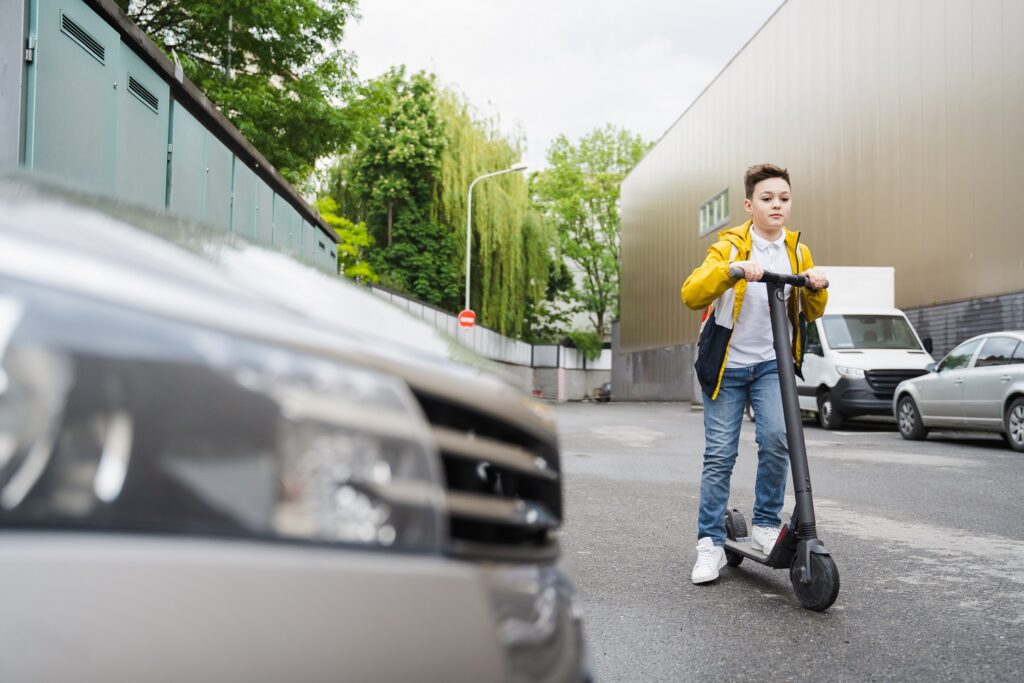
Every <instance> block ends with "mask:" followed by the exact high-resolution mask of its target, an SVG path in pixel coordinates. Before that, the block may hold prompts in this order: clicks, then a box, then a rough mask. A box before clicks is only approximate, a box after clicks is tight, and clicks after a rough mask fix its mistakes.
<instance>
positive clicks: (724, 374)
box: [682, 164, 838, 604]
mask: <svg viewBox="0 0 1024 683" xmlns="http://www.w3.org/2000/svg"><path fill="white" fill-rule="evenodd" d="M744 184H745V189H746V199H745V200H744V202H743V205H744V208H745V209H746V211H747V213H748V214H750V216H751V220H749V221H747V222H746V223H744V224H743V225H741V226H739V227H736V228H732V229H731V230H724V231H722V232H720V233H719V235H718V238H719V239H718V241H717V242H715V244H713V245H711V247H710V248H709V249H708V254H707V257H706V258H705V259H704V263H702V264H701V265H700V266H699V267H698V268H696V269H695V270H694V271H693V272H692V273H691V274H690V276H689V277H688V278H687V279H686V282H685V283H684V284H683V287H682V299H683V302H684V303H685V304H686V305H687V306H689V307H690V308H692V309H694V310H700V309H701V308H704V307H706V306H708V305H709V304H712V303H713V308H714V310H713V313H712V314H711V315H710V316H709V317H708V319H707V320H706V321H705V322H704V325H703V327H702V328H701V334H700V342H699V349H698V355H697V361H696V363H695V369H696V372H697V378H698V381H699V382H700V385H701V389H702V390H703V393H704V396H703V398H704V438H705V450H704V467H703V472H702V474H701V486H700V511H699V514H698V518H697V537H698V542H697V562H696V564H695V565H694V567H693V573H692V574H691V580H692V581H693V583H696V584H701V583H707V582H710V581H714V580H715V579H717V578H718V573H719V570H720V569H721V568H722V567H723V566H725V564H726V559H727V558H726V553H725V549H724V548H723V545H724V544H725V541H726V537H727V532H726V508H727V506H728V501H729V480H730V477H731V475H732V469H733V465H734V464H735V462H736V455H737V449H738V445H739V435H740V427H741V425H742V422H743V412H744V406H745V404H746V402H747V400H748V399H749V400H750V402H751V403H752V405H753V408H754V413H755V414H756V415H757V421H756V423H755V424H756V441H757V457H758V466H757V482H756V484H755V503H754V510H753V518H752V520H751V521H752V523H753V529H752V533H751V542H750V545H751V546H752V547H753V549H754V550H755V551H759V552H760V553H762V554H763V555H764V556H765V557H767V556H770V555H771V554H772V550H773V548H774V545H775V542H776V539H777V538H778V537H779V532H780V525H781V519H780V517H779V513H780V512H781V511H782V504H783V497H784V495H785V489H786V472H787V470H788V469H789V468H788V461H789V455H790V453H789V448H788V442H787V431H786V422H785V419H784V416H783V407H782V406H783V401H782V396H781V392H780V385H779V367H778V364H777V361H778V362H790V361H789V359H777V358H776V351H775V344H774V342H773V337H772V325H771V318H770V315H769V307H768V288H767V287H766V285H765V284H764V283H762V282H760V280H761V278H762V275H763V274H764V272H766V271H770V272H773V273H780V274H784V275H786V274H788V275H793V274H799V275H802V276H804V277H805V278H806V284H807V286H806V287H801V288H798V289H794V288H793V287H791V286H789V285H786V286H785V290H784V292H785V304H786V310H787V313H788V315H787V317H788V321H789V328H790V330H789V331H790V339H791V341H792V354H793V359H792V361H793V362H794V363H795V370H796V372H797V373H799V371H800V364H801V361H802V358H803V349H804V338H805V331H806V326H807V323H808V322H810V321H813V320H816V319H817V318H820V317H821V315H822V314H823V313H824V311H825V304H826V302H827V301H828V294H827V292H826V289H825V288H826V287H827V286H828V280H827V278H826V277H825V273H823V272H822V271H820V270H817V269H815V268H814V263H813V261H812V260H811V251H810V249H808V248H807V246H806V245H805V244H802V243H801V242H800V233H798V232H791V231H790V230H788V229H786V227H785V224H786V221H787V220H788V218H789V214H790V208H791V206H792V201H791V200H792V191H791V188H790V182H789V173H788V172H787V171H786V170H785V169H782V168H779V167H778V166H774V165H771V164H760V165H757V166H752V167H750V168H749V169H747V173H746V178H745V183H744ZM730 269H734V270H733V274H740V271H742V279H740V280H736V279H734V277H733V274H730ZM786 346H788V344H787V345H786ZM797 425H799V422H797ZM800 443H801V444H802V443H803V440H802V437H801V439H800ZM801 455H803V454H801ZM808 481H809V478H808ZM797 488H798V489H799V488H800V487H799V486H798V487H797ZM808 493H809V484H808ZM811 514H812V515H813V510H812V511H811ZM812 526H813V525H812ZM758 557H759V556H758ZM808 571H809V570H808ZM837 581H838V579H837ZM837 588H838V583H837ZM832 599H833V600H834V597H833V598H832ZM829 604H831V603H829Z"/></svg>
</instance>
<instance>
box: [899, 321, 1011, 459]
mask: <svg viewBox="0 0 1024 683" xmlns="http://www.w3.org/2000/svg"><path fill="white" fill-rule="evenodd" d="M928 369H929V372H928V374H927V375H922V376H921V377H915V378H914V379H909V380H906V381H905V382H902V383H900V385H899V386H898V387H896V392H895V394H894V395H893V412H894V413H895V415H896V422H897V424H898V425H899V429H900V434H901V435H902V436H903V438H904V439H913V440H916V439H923V438H924V437H925V436H927V435H928V430H929V429H932V428H942V429H970V430H978V431H986V432H998V433H999V434H1001V435H1002V436H1003V438H1004V439H1006V441H1007V442H1008V443H1009V444H1010V446H1012V447H1013V449H1014V450H1016V451H1024V331H1015V332H992V333H990V334H983V335H980V336H977V337H974V338H972V339H968V340H967V341H965V342H964V343H963V344H960V346H958V347H956V348H955V349H953V350H952V351H950V352H949V354H948V355H947V356H946V357H945V358H943V359H942V362H940V363H939V364H938V365H935V364H930V365H929V366H928Z"/></svg>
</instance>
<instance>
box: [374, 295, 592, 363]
mask: <svg viewBox="0 0 1024 683" xmlns="http://www.w3.org/2000/svg"><path fill="white" fill-rule="evenodd" d="M370 289H371V290H372V291H373V293H374V295H376V296H378V297H380V298H381V299H385V300H387V301H390V302H391V303H393V304H394V305H395V306H398V307H399V308H401V309H402V310H404V311H408V312H409V314H410V315H413V316H415V317H417V318H419V319H420V320H423V321H426V322H428V323H430V324H431V325H433V326H434V327H436V328H437V329H439V330H441V331H442V332H444V333H445V334H447V335H448V336H450V337H453V338H455V339H458V340H459V341H460V342H461V343H462V344H463V345H465V346H467V347H469V348H470V349H472V350H473V351H475V352H476V353H478V354H480V355H481V356H483V357H484V358H490V359H491V360H497V361H501V362H502V363H511V364H513V365H522V366H526V367H534V368H565V369H567V370H611V369H612V352H611V349H604V350H603V351H602V352H601V356H600V357H599V358H597V359H596V360H592V361H591V360H587V359H586V358H584V356H583V354H582V353H581V352H580V351H578V350H577V349H574V348H570V347H566V346H559V345H558V344H537V345H533V344H528V343H526V342H524V341H519V340H517V339H509V338H508V337H506V336H504V335H502V334H499V333H498V332H495V331H494V330H492V329H489V328H486V327H483V326H482V325H474V326H473V327H471V328H469V329H466V328H464V327H461V326H460V325H459V321H458V318H457V316H455V315H452V314H451V313H448V312H447V311H442V310H440V309H438V308H434V307H433V306H429V305H427V304H423V303H420V302H418V301H414V300H413V299H410V298H409V297H406V296H403V295H401V294H397V293H395V292H392V291H390V290H388V289H383V288H381V287H371V288H370Z"/></svg>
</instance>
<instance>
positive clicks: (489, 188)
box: [434, 90, 557, 337]
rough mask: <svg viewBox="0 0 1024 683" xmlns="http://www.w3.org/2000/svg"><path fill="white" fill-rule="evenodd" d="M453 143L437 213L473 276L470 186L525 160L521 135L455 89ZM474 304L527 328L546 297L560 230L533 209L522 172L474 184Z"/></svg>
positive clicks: (449, 133) (499, 320)
mask: <svg viewBox="0 0 1024 683" xmlns="http://www.w3.org/2000/svg"><path fill="white" fill-rule="evenodd" d="M438 104H439V111H440V117H441V120H442V122H443V124H444V132H445V138H446V144H445V148H444V153H443V154H442V156H441V169H440V177H439V181H438V184H437V192H436V196H435V201H434V207H435V215H437V216H438V218H439V219H440V221H441V222H443V223H444V224H445V225H448V226H450V228H451V230H452V233H453V235H455V237H456V241H457V245H458V246H457V259H458V269H459V272H460V273H461V276H462V279H463V280H464V279H465V274H466V271H465V260H466V210H467V205H466V201H467V190H468V189H469V185H470V183H471V182H472V181H473V179H474V178H476V177H478V176H480V175H483V174H485V173H491V172H493V171H500V170H502V169H506V168H509V167H510V166H511V165H512V164H514V163H516V162H517V161H519V160H520V159H521V158H522V151H523V150H522V148H523V145H522V140H521V137H520V136H513V137H511V138H509V137H507V136H505V135H504V134H502V132H501V130H500V127H499V125H498V121H496V120H493V119H482V118H481V117H479V116H478V115H477V114H476V112H475V111H474V110H473V108H472V106H471V105H470V103H469V102H468V101H467V100H466V99H465V98H464V97H462V96H461V95H459V94H458V93H456V92H454V91H452V90H443V91H442V92H441V93H440V95H439V98H438ZM472 230H473V239H472V249H473V254H472V259H471V262H472V273H471V277H470V283H471V285H470V286H471V290H472V291H471V296H470V302H471V305H472V306H473V308H474V309H475V310H476V311H477V313H478V316H479V317H478V320H479V321H480V323H481V324H483V325H486V326H488V327H491V328H494V329H496V330H498V331H499V332H501V333H502V334H505V335H509V336H514V337H519V336H521V335H522V334H523V331H524V328H525V324H526V320H527V317H528V311H529V309H530V307H531V306H532V305H533V304H535V303H536V302H539V301H540V300H542V299H543V297H544V294H545V292H546V289H547V282H548V273H549V267H548V264H549V261H551V259H552V257H553V252H554V251H555V249H554V246H555V244H556V240H557V235H556V232H555V230H554V226H553V224H551V223H550V222H549V221H546V220H544V218H543V217H542V216H541V215H540V214H539V213H538V212H536V211H532V210H530V200H529V188H528V186H527V183H526V181H525V180H524V178H523V177H522V175H521V174H519V173H508V174H505V175H501V176H496V177H494V178H488V179H487V180H485V181H483V182H481V183H478V184H477V185H476V187H475V188H474V190H473V220H472Z"/></svg>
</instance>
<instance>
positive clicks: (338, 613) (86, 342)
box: [0, 178, 590, 683]
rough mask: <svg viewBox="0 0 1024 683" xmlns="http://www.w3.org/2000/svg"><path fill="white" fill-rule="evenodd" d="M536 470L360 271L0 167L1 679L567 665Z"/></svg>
mask: <svg viewBox="0 0 1024 683" xmlns="http://www.w3.org/2000/svg"><path fill="white" fill-rule="evenodd" d="M560 472H561V468H560V460H559V452H558V440H557V435H556V432H555V425H554V420H553V414H552V411H551V410H550V409H549V408H547V407H546V406H545V405H543V404H540V403H538V402H536V401H534V400H533V399H531V398H529V397H528V396H526V395H524V394H523V392H522V391H521V390H519V389H517V388H515V387H513V386H512V385H510V384H509V383H507V382H506V381H504V380H503V379H502V377H501V376H500V375H497V374H495V372H494V371H493V368H492V367H491V365H490V364H488V363H487V362H486V361H484V360H483V359H481V358H479V357H477V356H475V355H474V354H473V353H472V352H470V351H468V350H467V349H466V348H464V347H462V346H461V345H459V344H458V343H457V342H455V341H454V340H451V339H449V338H447V337H444V336H442V335H441V333H440V332H437V331H436V330H434V328H433V327H429V326H427V325H426V324H425V323H422V322H421V321H418V320H415V319H413V318H412V317H410V316H408V315H407V314H405V313H403V312H401V311H399V310H398V309H397V308H395V307H393V306H391V305H390V304H388V303H385V302H383V301H381V300H380V299H378V298H377V297H374V296H372V295H370V294H369V293H367V292H365V291H362V290H360V289H359V288H358V287H355V286H353V285H351V284H349V283H346V282H343V281H340V280H338V279H336V278H332V277H329V276H327V275H325V274H323V273H321V272H317V271H316V270H314V269H313V268H311V267H307V266H305V265H303V264H301V263H299V262H297V261H295V260H293V259H291V258H289V257H288V256H286V255H284V254H281V253H276V252H273V251H270V250H268V249H265V248H262V247H259V246H256V245H254V244H252V243H250V242H247V241H246V240H244V239H241V238H239V237H238V236H237V235H233V234H229V233H226V232H223V231H217V230H213V229H210V228H206V227H204V226H202V225H198V224H195V223H192V222H189V221H184V220H180V219H176V218H174V217H171V216H168V215H159V214H155V213H151V212H146V211H143V210H136V209H131V208H128V207H124V206H121V205H113V204H109V203H107V202H104V201H101V200H99V199H95V198H91V197H83V196H77V195H73V194H70V193H67V192H63V191H59V192H58V191H53V190H50V189H47V188H45V187H40V186H37V184H36V183H35V182H33V181H31V180H27V179H14V180H10V179H3V178H0V566H2V567H3V578H2V580H0V605H2V606H3V619H2V620H0V680H3V681H28V680H49V681H71V680H74V681H115V680H124V681H180V680H195V681H381V682H384V683H390V682H391V681H438V682H445V683H447V682H448V681H513V682H519V681H523V682H527V681H529V682H532V681H548V682H551V683H555V682H562V681H566V682H572V683H582V682H583V681H587V680H589V679H590V673H589V666H588V663H587V657H586V652H585V648H584V641H583V635H582V627H581V622H580V611H579V605H578V602H577V599H576V597H575V594H574V590H573V587H572V585H571V583H570V582H569V580H568V578H567V577H566V576H565V574H564V573H563V572H562V570H561V569H560V567H559V563H558V556H559V543H558V535H557V530H558V528H559V526H560V525H561V521H562V506H563V499H562V478H561V474H560Z"/></svg>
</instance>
